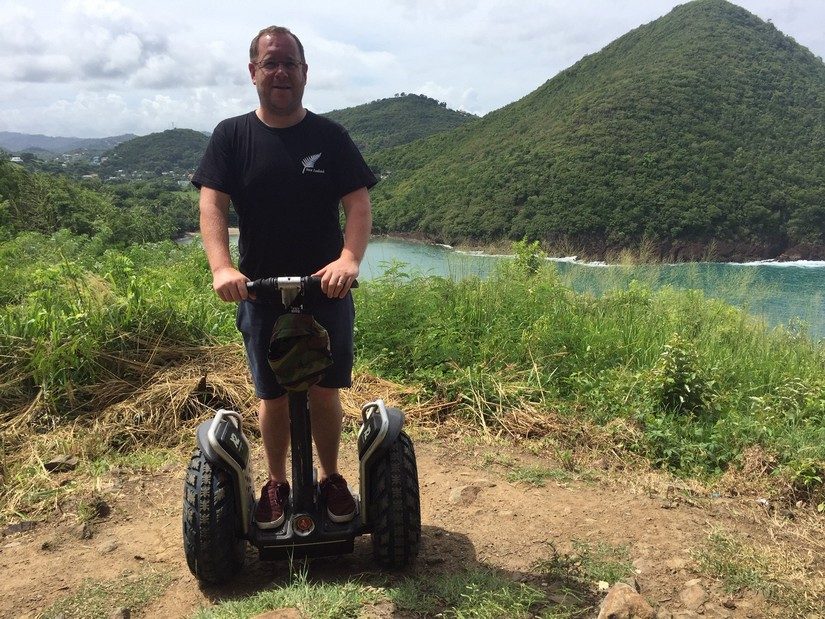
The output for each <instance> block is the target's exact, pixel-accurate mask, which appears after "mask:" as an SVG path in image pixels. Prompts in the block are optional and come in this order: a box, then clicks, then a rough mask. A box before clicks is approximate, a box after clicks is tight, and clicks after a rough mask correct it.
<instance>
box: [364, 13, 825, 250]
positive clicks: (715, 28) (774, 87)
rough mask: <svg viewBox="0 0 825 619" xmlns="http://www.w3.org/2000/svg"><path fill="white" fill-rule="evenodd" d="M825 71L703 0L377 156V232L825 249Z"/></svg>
mask: <svg viewBox="0 0 825 619" xmlns="http://www.w3.org/2000/svg"><path fill="white" fill-rule="evenodd" d="M823 119H825V64H823V63H822V61H821V59H818V58H816V57H814V55H813V54H812V53H811V52H810V51H808V50H807V49H806V48H804V47H802V46H800V45H798V44H797V43H796V42H795V41H794V40H793V39H791V38H789V37H787V36H785V35H783V34H782V33H781V32H779V31H778V30H777V29H776V28H775V27H774V26H773V25H772V24H770V23H766V22H764V21H762V20H760V19H759V18H758V17H756V16H754V15H752V14H751V13H749V12H747V11H745V10H744V9H742V8H739V7H737V6H735V5H733V4H730V3H728V2H725V1H723V0H697V1H695V2H691V3H689V4H685V5H681V6H679V7H677V8H675V9H673V10H672V11H671V12H670V13H669V14H668V15H665V16H663V17H661V18H660V19H658V20H656V21H654V22H651V23H650V24H647V25H644V26H641V27H639V28H637V29H635V30H633V31H631V32H629V33H628V34H626V35H624V36H623V37H621V38H619V39H617V40H616V41H614V42H613V43H611V44H610V45H608V46H607V47H605V48H604V49H603V50H601V51H600V52H598V53H596V54H593V55H591V56H587V57H585V58H583V59H582V60H581V61H579V62H578V63H576V64H575V65H573V66H572V67H570V68H569V69H567V70H565V71H562V72H561V73H559V74H558V75H556V76H555V77H554V78H553V79H551V80H549V81H548V82H546V83H545V84H544V85H543V86H541V87H540V88H538V89H537V90H535V91H534V92H533V93H531V94H529V95H528V96H526V97H524V98H523V99H521V100H519V101H516V102H515V103H512V104H510V105H508V106H506V107H504V108H501V109H499V110H497V111H495V112H492V113H490V114H488V115H487V116H485V117H484V118H483V119H481V120H479V121H478V122H475V123H471V124H468V125H465V126H463V127H460V128H458V129H456V130H454V131H453V132H449V133H446V134H439V135H437V136H433V137H431V138H429V139H427V140H425V141H423V142H417V143H415V144H412V145H410V146H407V147H400V148H396V149H392V150H390V151H386V152H384V153H381V154H380V155H378V156H377V157H375V158H374V164H376V166H377V167H378V168H380V170H381V173H382V176H383V177H384V180H383V182H382V183H379V185H378V186H377V187H376V189H375V190H374V194H373V198H374V204H375V223H376V229H377V230H378V231H385V232H405V233H413V234H419V235H424V236H427V237H429V238H431V239H433V240H439V241H443V242H450V243H454V242H460V241H467V240H470V241H482V242H488V241H494V240H499V239H505V238H509V239H518V238H522V237H524V236H527V237H528V238H530V239H538V240H541V241H543V242H545V243H547V244H548V245H549V246H551V247H557V248H566V249H573V250H576V251H578V252H580V253H583V254H588V255H593V256H597V255H604V253H605V252H606V251H609V250H611V249H620V248H627V247H635V246H638V245H639V244H642V243H645V244H646V245H647V246H648V247H651V246H652V247H653V248H655V250H656V251H658V252H659V253H660V254H661V255H662V256H664V257H670V258H677V259H686V258H696V257H700V256H701V255H703V253H704V252H706V251H708V250H709V249H711V250H714V251H715V254H714V255H715V257H717V258H724V257H729V256H766V257H767V256H777V255H779V254H782V253H783V252H785V253H786V255H803V256H805V255H811V256H813V255H819V256H822V255H825V182H823V179H825V126H823Z"/></svg>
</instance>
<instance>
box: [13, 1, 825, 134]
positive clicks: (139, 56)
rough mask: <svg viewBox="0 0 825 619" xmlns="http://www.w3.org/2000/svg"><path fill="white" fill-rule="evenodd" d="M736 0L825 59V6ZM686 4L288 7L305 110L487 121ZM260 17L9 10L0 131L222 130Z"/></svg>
mask: <svg viewBox="0 0 825 619" xmlns="http://www.w3.org/2000/svg"><path fill="white" fill-rule="evenodd" d="M735 1H737V3H739V4H742V5H744V6H745V7H746V8H748V9H749V10H751V11H753V12H755V13H756V14H757V15H759V16H760V17H762V18H764V19H767V18H770V19H772V20H773V22H774V24H776V26H777V27H778V28H779V29H781V30H782V31H783V32H785V33H786V34H790V35H791V36H793V37H794V38H796V39H797V41H799V42H800V43H802V44H803V45H807V46H809V47H811V48H812V50H813V51H814V53H815V54H817V55H819V56H823V55H825V31H823V29H822V28H821V24H822V23H825V3H820V2H813V1H812V0H811V1H807V2H806V1H803V0H735ZM680 2H682V0H623V1H622V2H615V1H614V0H581V1H579V2H576V3H570V2H567V1H566V0H535V1H531V2H523V0H449V1H448V0H361V1H359V2H358V3H356V4H352V3H340V2H333V1H332V0H316V1H315V2H313V3H310V4H301V5H298V4H297V3H282V4H279V6H278V10H277V11H276V15H277V17H276V18H275V21H276V22H277V23H280V24H282V25H286V26H288V27H290V28H292V29H293V30H294V31H295V32H296V33H297V34H298V35H299V36H300V37H301V40H302V41H303V43H304V45H305V47H306V51H307V60H308V63H309V67H310V68H309V83H308V85H307V91H306V97H305V102H306V104H307V107H310V108H311V109H313V110H315V111H320V112H324V111H328V110H332V109H340V108H344V107H349V106H352V105H358V104H361V103H365V102H368V101H372V100H375V99H380V98H384V97H388V96H392V95H393V94H394V93H397V92H420V93H423V94H426V95H428V96H431V97H433V98H436V99H438V100H440V101H446V102H447V104H448V105H449V106H450V107H452V108H456V109H464V110H467V111H470V112H473V113H480V114H483V113H486V112H488V111H490V110H493V109H497V108H499V107H501V106H503V105H506V104H507V103H510V102H512V101H515V100H517V99H519V98H521V97H523V96H524V95H526V94H527V93H529V92H531V91H532V90H534V89H535V88H537V87H538V86H540V85H541V84H542V83H544V82H545V81H546V80H547V79H549V78H550V77H552V76H553V75H555V74H556V73H558V71H560V70H562V69H564V68H566V67H568V66H570V65H571V64H573V63H574V62H576V61H577V60H579V59H580V58H581V57H582V56H584V55H586V54H590V53H594V52H596V51H598V50H599V49H601V48H602V47H604V45H606V44H607V43H609V42H610V41H611V40H613V39H615V38H616V37H618V36H620V35H621V34H623V33H624V32H627V31H628V30H631V29H632V28H635V27H637V26H639V25H641V24H642V23H646V22H649V21H651V20H652V19H655V18H656V17H658V16H660V15H663V14H665V13H667V12H668V11H670V10H671V8H672V7H673V6H675V5H676V4H679V3H680ZM249 6H250V7H251V6H252V5H249ZM246 7H247V5H246V4H245V3H244V2H243V0H241V2H234V3H209V5H208V6H206V5H204V4H203V3H196V2H194V1H192V0H181V1H180V2H175V3H170V2H168V0H141V2H140V3H127V2H125V0H124V1H120V0H70V1H69V2H60V1H58V0H38V2H37V3H30V2H28V1H27V0H3V9H2V11H0V130H9V131H27V132H32V133H49V132H50V133H52V134H58V135H66V134H74V135H78V136H101V135H112V134H115V133H124V132H134V133H147V132H150V131H158V130H162V129H168V128H169V127H171V126H178V127H192V128H195V129H211V128H212V127H214V125H215V124H216V123H217V122H218V121H219V120H220V119H221V118H224V117H226V116H231V115H236V114H241V113H243V112H245V111H248V110H249V109H252V108H253V107H254V106H255V105H256V103H257V100H256V95H255V90H254V88H253V86H252V84H251V83H250V80H249V75H248V73H247V69H246V65H247V62H248V56H247V48H248V45H249V40H250V39H251V38H252V36H253V35H254V34H255V33H257V32H258V30H260V29H261V28H262V27H264V26H267V25H270V23H271V21H272V19H271V18H268V17H262V15H264V12H262V10H261V9H260V7H259V6H257V5H256V7H255V10H241V9H244V8H246ZM379 17H380V19H378V18H379Z"/></svg>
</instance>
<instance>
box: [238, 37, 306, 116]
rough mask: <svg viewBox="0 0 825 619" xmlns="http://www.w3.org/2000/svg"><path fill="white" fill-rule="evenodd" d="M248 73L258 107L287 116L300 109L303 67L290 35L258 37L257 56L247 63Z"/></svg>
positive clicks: (303, 76)
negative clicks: (255, 91) (257, 100)
mask: <svg viewBox="0 0 825 619" xmlns="http://www.w3.org/2000/svg"><path fill="white" fill-rule="evenodd" d="M290 66H291V67H292V68H290ZM249 74H250V75H251V76H252V83H253V84H255V88H256V90H257V91H258V99H260V102H261V107H262V108H264V109H265V110H266V111H267V112H269V113H271V114H276V115H278V116H289V115H290V114H294V113H295V112H297V111H299V110H301V109H302V108H303V104H302V100H303V97H304V86H306V83H307V66H306V65H305V64H304V63H303V61H302V60H301V53H300V52H299V51H298V44H297V43H295V39H293V38H292V37H291V36H290V35H288V34H274V35H264V36H262V37H261V38H260V39H259V40H258V58H257V59H256V60H255V62H250V63H249Z"/></svg>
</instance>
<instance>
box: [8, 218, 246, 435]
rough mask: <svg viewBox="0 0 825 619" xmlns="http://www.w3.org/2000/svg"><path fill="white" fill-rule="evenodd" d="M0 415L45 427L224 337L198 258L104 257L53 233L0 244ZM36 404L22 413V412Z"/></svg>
mask: <svg viewBox="0 0 825 619" xmlns="http://www.w3.org/2000/svg"><path fill="white" fill-rule="evenodd" d="M0 258H2V262H0V264H2V270H3V276H4V277H2V278H0V279H2V283H0V303H2V306H1V307H2V309H0V401H2V403H3V407H2V409H3V410H2V411H0V415H2V417H3V418H4V420H7V419H8V417H10V416H11V415H14V414H16V413H17V412H19V410H20V409H21V407H23V408H25V407H29V408H31V409H32V411H31V412H32V413H33V415H34V418H33V419H32V421H33V423H35V424H36V425H39V426H46V427H48V426H50V425H54V424H56V423H60V422H62V421H66V420H67V419H71V418H72V417H73V416H74V415H75V414H76V413H78V412H82V411H88V410H89V409H90V407H93V406H95V405H99V404H100V402H99V400H98V399H96V398H93V397H91V396H90V392H89V387H91V386H94V385H95V384H98V383H102V382H106V381H109V380H127V381H129V380H139V379H140V377H141V375H142V374H145V373H147V372H151V371H153V370H154V369H156V368H157V367H160V366H162V365H164V363H166V362H168V361H169V360H170V359H173V358H177V357H179V356H180V352H179V351H180V350H181V349H185V348H186V347H189V348H191V347H192V346H197V345H206V344H211V343H215V342H217V341H220V340H221V339H227V338H229V337H230V336H231V335H233V325H232V315H231V314H232V309H233V308H232V307H231V306H228V305H227V306H224V305H223V304H221V303H220V302H219V301H218V300H217V299H216V297H215V295H214V293H213V292H212V290H211V280H210V279H209V277H208V269H207V268H206V264H205V259H204V258H203V252H202V250H199V249H198V248H197V247H180V246H177V245H175V244H173V243H161V244H152V245H145V246H134V247H132V248H130V249H128V250H126V251H124V252H114V251H109V250H104V249H102V248H100V247H97V246H95V242H94V241H91V240H86V239H84V238H82V237H75V236H71V235H69V234H66V233H60V234H57V235H55V236H52V237H44V236H42V235H39V234H24V235H20V236H18V237H17V238H15V239H13V240H12V241H10V242H7V243H5V244H3V245H2V246H0ZM32 403H35V404H36V406H34V407H32V406H31V404H32Z"/></svg>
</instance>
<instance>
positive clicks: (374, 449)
mask: <svg viewBox="0 0 825 619" xmlns="http://www.w3.org/2000/svg"><path fill="white" fill-rule="evenodd" d="M361 414H362V417H363V423H362V425H361V429H360V430H359V431H358V459H359V460H360V461H361V462H365V461H369V460H371V459H373V458H377V457H379V456H381V455H382V454H383V453H384V452H385V451H386V450H387V449H388V448H389V446H390V445H392V443H393V441H395V439H397V438H398V435H399V434H400V433H401V428H402V427H403V426H404V413H403V412H401V411H400V410H399V409H397V408H392V407H388V406H385V405H384V401H383V400H376V401H375V402H370V403H369V404H365V405H364V407H363V408H362V409H361Z"/></svg>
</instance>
